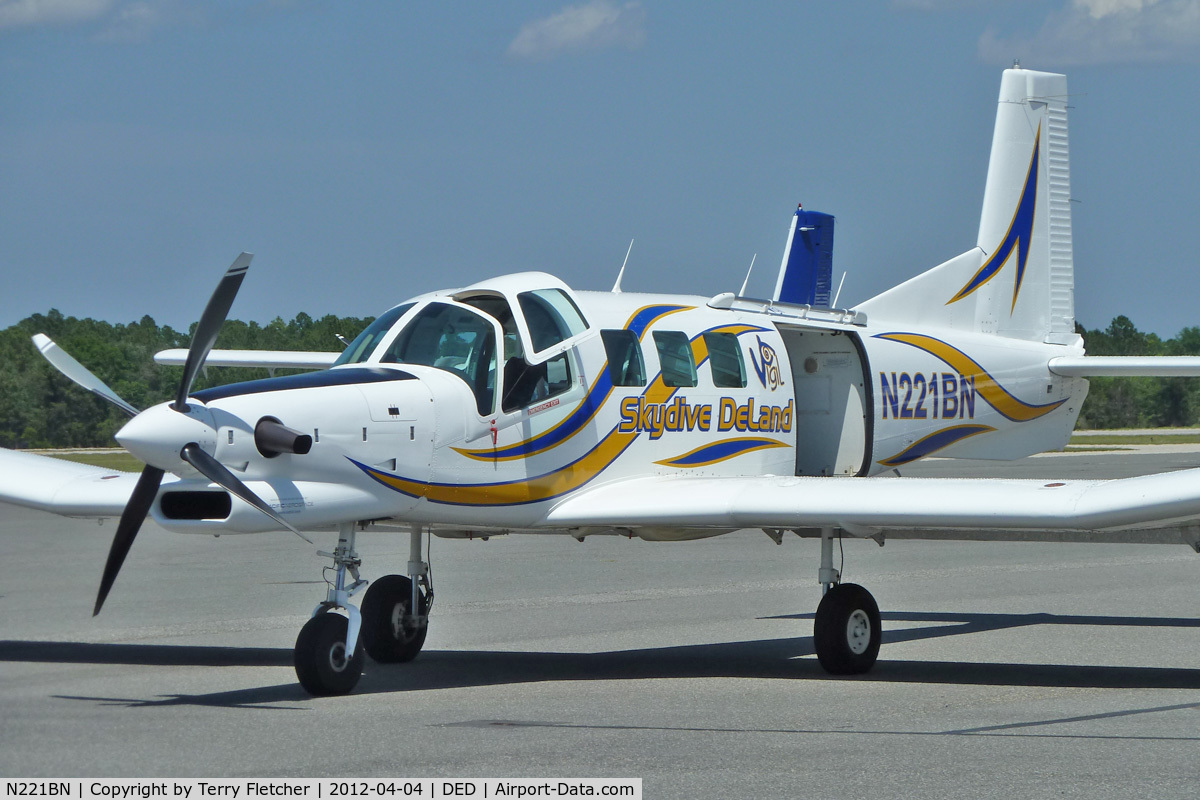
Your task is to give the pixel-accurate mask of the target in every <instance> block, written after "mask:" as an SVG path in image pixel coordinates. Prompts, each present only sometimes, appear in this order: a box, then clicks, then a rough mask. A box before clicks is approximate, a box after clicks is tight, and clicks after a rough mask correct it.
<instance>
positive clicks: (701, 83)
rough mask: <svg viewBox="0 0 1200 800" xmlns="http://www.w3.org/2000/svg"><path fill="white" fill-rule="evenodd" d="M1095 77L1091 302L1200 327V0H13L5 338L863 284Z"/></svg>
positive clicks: (1141, 319) (1107, 316)
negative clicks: (1020, 135)
mask: <svg viewBox="0 0 1200 800" xmlns="http://www.w3.org/2000/svg"><path fill="white" fill-rule="evenodd" d="M1016 59H1019V61H1020V63H1021V65H1022V66H1024V67H1027V68H1031V69H1041V70H1046V71H1051V72H1065V73H1066V74H1067V76H1068V81H1069V86H1070V91H1071V95H1072V97H1071V101H1070V103H1071V107H1070V108H1071V110H1070V135H1071V182H1072V196H1073V198H1072V199H1073V203H1072V211H1073V215H1074V218H1073V221H1074V240H1075V270H1076V316H1077V319H1078V320H1079V321H1080V322H1082V323H1083V324H1084V325H1085V326H1087V327H1090V328H1095V327H1101V328H1102V327H1105V326H1107V325H1108V323H1109V321H1110V320H1111V319H1112V318H1113V317H1114V316H1116V315H1118V314H1125V315H1127V316H1129V317H1130V318H1131V319H1132V320H1133V321H1134V323H1135V324H1136V325H1137V326H1138V327H1139V328H1140V329H1142V330H1146V331H1153V332H1156V333H1158V334H1159V335H1161V336H1163V337H1169V336H1173V335H1175V334H1176V333H1177V332H1178V331H1179V330H1180V329H1181V328H1183V327H1185V326H1193V325H1200V307H1197V305H1198V304H1197V302H1196V298H1197V297H1198V296H1200V259H1198V258H1197V255H1196V252H1195V246H1194V243H1193V241H1192V236H1193V234H1194V232H1195V231H1196V230H1197V228H1198V227H1200V225H1198V223H1197V218H1198V216H1200V148H1198V147H1197V138H1198V137H1197V135H1196V131H1197V130H1200V119H1198V117H1200V0H1046V1H1045V2H1042V1H1039V0H1007V2H991V1H990V0H958V1H957V2H955V1H954V0H891V2H887V1H886V0H880V1H879V2H858V1H856V0H847V2H827V1H826V2H805V1H804V0H791V1H790V2H768V1H766V0H764V1H763V2H754V3H742V4H730V3H716V2H697V0H635V1H633V2H622V0H576V1H574V2H562V0H553V1H546V2H544V1H542V0H527V1H525V2H519V1H517V0H514V1H513V2H504V3H467V2H440V3H433V2H428V3H420V2H404V3H401V2H385V1H384V0H359V2H334V0H324V1H322V0H157V1H153V0H0V278H2V279H3V284H2V286H3V289H2V290H0V327H4V326H8V325H11V324H12V323H14V322H16V321H18V320H20V319H23V318H25V317H27V316H29V315H30V314H33V313H45V312H46V311H48V310H49V309H50V308H57V309H59V310H60V311H62V312H63V313H64V314H68V315H74V316H79V317H94V318H97V319H104V320H108V321H110V322H129V321H133V320H137V319H140V318H141V317H142V316H143V315H145V314H149V315H150V316H152V317H153V318H154V319H155V320H157V321H158V322H160V323H163V324H168V325H171V326H173V327H176V328H180V329H185V330H186V328H187V326H188V325H189V324H190V323H191V322H193V321H194V320H195V319H197V318H198V317H199V315H200V313H201V311H202V309H203V307H204V304H205V302H206V301H207V298H208V295H209V293H210V292H211V291H212V288H213V287H214V286H215V285H216V282H217V280H218V279H219V277H220V275H221V274H222V272H223V271H224V269H225V268H226V267H227V266H228V265H229V264H230V263H231V262H232V261H233V259H234V258H235V257H236V256H237V254H238V253H239V252H240V251H242V250H247V251H250V252H253V253H255V254H256V255H255V259H254V263H253V266H252V267H251V270H250V274H249V276H248V278H247V280H246V282H245V283H244V285H243V287H242V291H241V294H240V295H239V297H238V299H237V301H236V302H235V304H234V306H233V310H232V312H231V317H235V318H238V319H243V320H251V319H253V320H258V321H260V322H267V321H270V320H271V319H273V318H275V317H276V316H281V317H283V318H284V319H291V318H292V317H293V316H294V315H295V314H296V313H297V312H300V311H304V312H306V313H308V314H311V315H313V316H322V315H324V314H330V313H332V314H337V315H348V316H368V315H376V314H379V313H380V312H381V311H383V310H384V309H386V308H387V307H389V306H391V305H394V304H396V303H398V302H400V301H401V300H403V299H404V298H406V297H409V296H412V295H416V294H420V293H423V292H427V291H432V290H435V289H439V288H447V287H455V286H462V285H466V284H470V283H474V282H476V281H480V280H483V279H485V278H488V277H490V276H494V275H499V274H504V273H508V272H515V271H522V270H543V271H546V272H551V273H553V274H555V275H558V276H559V277H561V278H562V279H564V280H565V281H567V282H568V283H569V284H570V285H572V286H574V287H575V288H578V289H598V290H608V289H610V288H611V287H612V284H613V281H614V280H615V278H616V273H617V271H618V269H619V268H620V266H621V262H622V260H623V259H624V257H625V253H626V249H627V248H628V246H629V243H630V240H631V239H632V240H634V245H633V249H632V253H631V254H630V258H629V266H628V268H627V271H626V275H625V278H624V281H623V288H624V289H625V290H626V291H652V292H686V293H693V294H702V295H712V294H716V293H718V292H722V291H730V290H736V289H737V288H738V287H739V286H740V285H741V282H742V279H743V277H744V276H745V272H746V269H747V267H748V266H749V264H750V261H751V258H752V257H755V256H757V263H756V266H755V270H754V274H753V275H752V277H751V281H750V286H749V290H748V294H751V295H758V296H766V295H769V294H770V292H771V290H772V288H773V286H774V280H775V274H776V272H777V270H778V265H779V260H780V257H781V255H782V251H783V247H784V244H785V241H786V237H787V230H788V226H789V224H790V221H791V216H792V212H793V210H794V209H795V206H796V203H797V202H800V201H802V202H803V203H804V205H805V207H806V208H810V209H814V210H820V211H824V212H826V213H830V214H833V215H834V216H835V217H836V218H837V232H836V242H835V249H834V274H835V280H837V279H839V278H840V276H841V274H842V272H845V273H846V278H845V283H844V288H843V290H842V296H841V298H840V303H839V305H843V306H845V305H853V304H854V303H857V302H860V301H862V300H865V299H867V298H869V297H871V296H873V295H875V294H877V293H879V292H881V291H883V290H885V289H887V288H889V287H890V286H893V285H895V284H897V283H899V282H901V281H903V280H905V279H907V278H909V277H911V276H913V275H915V274H918V273H920V272H922V271H924V270H926V269H929V268H931V267H933V266H935V265H937V264H938V263H941V262H942V261H945V260H946V259H949V258H951V257H953V256H955V255H958V254H959V253H961V252H964V251H966V250H968V249H970V248H971V247H972V246H974V244H975V240H976V234H977V232H978V226H979V208H980V203H981V202H982V196H983V184H984V178H985V176H986V171H987V159H988V151H989V148H990V145H991V132H992V126H993V123H994V120H995V108H996V97H997V92H998V90H999V83H1000V73H1001V70H1002V69H1003V68H1005V67H1008V66H1011V65H1012V63H1013V61H1014V60H1016Z"/></svg>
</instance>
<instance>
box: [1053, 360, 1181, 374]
mask: <svg viewBox="0 0 1200 800" xmlns="http://www.w3.org/2000/svg"><path fill="white" fill-rule="evenodd" d="M1047 366H1048V367H1049V369H1050V371H1051V372H1053V373H1054V374H1055V375H1062V376H1064V377H1068V378H1097V377H1109V378H1133V377H1143V378H1195V377H1200V356H1061V357H1059V358H1052V359H1050V362H1049V363H1048V364H1047Z"/></svg>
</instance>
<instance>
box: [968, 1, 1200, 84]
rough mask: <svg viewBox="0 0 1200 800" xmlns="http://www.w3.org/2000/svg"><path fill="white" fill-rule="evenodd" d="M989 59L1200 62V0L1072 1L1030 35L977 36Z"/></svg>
mask: <svg viewBox="0 0 1200 800" xmlns="http://www.w3.org/2000/svg"><path fill="white" fill-rule="evenodd" d="M979 56H980V58H982V59H983V60H984V61H986V62H989V63H998V64H1006V63H1011V62H1012V60H1013V59H1014V58H1019V59H1021V61H1022V62H1023V63H1026V64H1028V65H1029V66H1036V67H1039V68H1044V69H1058V68H1061V67H1065V66H1072V65H1079V64H1108V63H1130V62H1162V61H1188V62H1191V61H1197V60H1200V0H1072V2H1070V3H1069V4H1068V5H1066V6H1064V7H1062V8H1060V9H1057V10H1055V11H1053V12H1051V13H1050V14H1049V15H1048V16H1047V18H1046V21H1045V22H1044V23H1043V25H1042V27H1041V29H1040V30H1038V31H1037V32H1036V33H1034V34H1032V35H1025V36H1022V35H1015V36H1005V35H1002V34H999V33H997V32H996V31H994V30H989V31H987V32H986V33H984V35H983V37H982V38H981V39H980V40H979Z"/></svg>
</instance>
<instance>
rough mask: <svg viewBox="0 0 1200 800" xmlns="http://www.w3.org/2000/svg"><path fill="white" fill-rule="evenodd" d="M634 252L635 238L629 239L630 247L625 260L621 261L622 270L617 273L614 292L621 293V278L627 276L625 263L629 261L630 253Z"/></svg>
mask: <svg viewBox="0 0 1200 800" xmlns="http://www.w3.org/2000/svg"><path fill="white" fill-rule="evenodd" d="M632 252H633V239H630V240H629V249H628V250H626V251H625V260H624V261H622V262H621V271H620V272H618V273H617V282H616V283H614V284H613V288H612V290H613V294H620V293H621V279H622V278H624V277H625V265H626V264H628V263H629V254H630V253H632Z"/></svg>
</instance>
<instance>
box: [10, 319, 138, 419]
mask: <svg viewBox="0 0 1200 800" xmlns="http://www.w3.org/2000/svg"><path fill="white" fill-rule="evenodd" d="M33 343H34V345H35V346H36V347H37V349H38V350H40V351H41V353H42V355H43V356H45V357H46V360H47V361H49V362H50V364H51V365H52V366H53V367H54V368H55V369H56V370H58V371H59V372H61V373H62V374H63V375H66V376H67V377H68V378H70V379H71V380H73V381H74V382H75V383H77V384H79V385H80V386H82V387H83V388H84V389H87V390H88V391H89V392H91V393H92V394H94V395H96V396H98V397H103V398H104V399H105V400H107V401H108V402H110V403H112V404H113V405H114V406H116V407H117V408H119V409H121V410H122V411H124V412H125V413H126V414H128V415H129V416H131V417H136V416H137V415H138V410H137V409H136V408H134V407H133V406H131V405H129V403H126V402H125V401H124V400H123V399H121V396H120V395H118V394H117V393H116V392H114V391H113V390H112V389H110V388H108V386H107V385H105V383H104V381H102V380H100V379H99V378H97V377H96V376H95V375H93V374H92V373H91V372H90V371H89V370H88V368H87V367H85V366H83V364H80V363H79V362H78V361H76V360H75V359H74V358H72V357H71V354H70V353H68V352H67V351H66V350H63V349H62V348H61V347H59V346H58V345H56V344H55V343H54V341H53V340H52V339H51V338H50V337H49V336H47V335H46V334H44V333H35V334H34V335H33Z"/></svg>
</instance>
